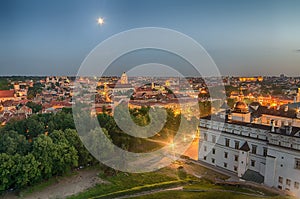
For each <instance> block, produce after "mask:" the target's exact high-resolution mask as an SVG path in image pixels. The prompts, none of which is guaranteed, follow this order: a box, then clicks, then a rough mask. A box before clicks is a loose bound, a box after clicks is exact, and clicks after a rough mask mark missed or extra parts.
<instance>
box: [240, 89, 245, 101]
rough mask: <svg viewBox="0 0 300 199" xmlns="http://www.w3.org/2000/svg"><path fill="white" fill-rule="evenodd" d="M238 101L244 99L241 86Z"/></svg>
mask: <svg viewBox="0 0 300 199" xmlns="http://www.w3.org/2000/svg"><path fill="white" fill-rule="evenodd" d="M239 101H244V93H243V90H242V88H241V87H240V94H239Z"/></svg>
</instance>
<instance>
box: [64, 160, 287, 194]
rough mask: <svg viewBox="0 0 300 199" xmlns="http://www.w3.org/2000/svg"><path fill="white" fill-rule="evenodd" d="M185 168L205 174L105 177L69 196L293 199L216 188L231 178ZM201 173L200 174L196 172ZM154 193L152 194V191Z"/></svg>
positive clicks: (169, 171) (172, 171)
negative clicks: (215, 180)
mask: <svg viewBox="0 0 300 199" xmlns="http://www.w3.org/2000/svg"><path fill="white" fill-rule="evenodd" d="M184 167H185V168H187V169H189V170H190V171H193V173H197V175H201V176H202V178H201V179H199V178H196V177H194V176H191V175H186V176H185V177H184V178H182V177H181V175H180V172H179V170H178V169H176V168H177V167H173V168H164V169H161V170H159V171H156V172H151V173H142V174H130V173H119V174H117V175H116V176H110V177H108V176H104V175H103V174H100V177H101V178H102V179H103V180H106V181H107V182H108V183H106V184H99V185H97V186H95V187H93V188H91V189H89V190H87V191H85V192H82V193H79V194H78V195H75V196H71V197H69V198H70V199H86V198H90V199H96V198H97V199H98V198H114V197H118V196H125V197H126V198H130V197H132V198H138V199H143V198H145V199H148V198H149V199H151V198H155V199H156V198H158V199H160V198H162V199H165V198H172V197H173V198H183V199H185V198H192V199H193V198H197V199H198V198H199V199H201V198H205V199H207V198H208V199H210V198H225V199H240V198H241V199H244V198H245V199H254V198H270V199H289V198H290V197H283V196H278V195H277V194H274V193H272V192H270V191H267V190H265V189H263V188H253V187H249V186H242V185H240V186H239V187H236V186H230V185H216V184H214V181H213V179H216V178H218V179H227V178H228V177H227V176H224V175H221V174H218V173H216V172H214V171H211V170H209V169H206V168H203V167H201V166H199V165H193V164H189V165H184ZM196 171H197V172H196ZM178 186H182V187H183V189H182V190H166V189H167V188H170V187H178ZM150 190H151V192H149V191H150Z"/></svg>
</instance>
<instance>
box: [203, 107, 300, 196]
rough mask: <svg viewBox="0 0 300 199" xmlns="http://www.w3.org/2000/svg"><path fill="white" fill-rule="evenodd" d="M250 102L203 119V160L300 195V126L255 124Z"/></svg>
mask: <svg viewBox="0 0 300 199" xmlns="http://www.w3.org/2000/svg"><path fill="white" fill-rule="evenodd" d="M246 106H247V105H246V104H242V102H238V103H237V104H236V106H235V108H234V110H233V111H232V112H231V113H230V114H229V115H226V117H217V116H216V117H211V118H203V119H200V125H199V128H200V138H201V139H200V143H199V144H200V146H199V160H200V161H203V162H206V163H208V164H211V165H212V166H216V167H221V168H223V169H227V170H229V171H231V172H233V173H235V174H236V175H237V176H238V177H240V178H242V179H244V180H250V181H254V182H257V183H264V184H265V185H267V186H270V187H275V188H278V189H282V190H287V191H290V192H292V193H293V194H295V195H297V196H300V189H299V183H300V128H299V127H292V126H288V125H282V126H275V124H274V121H271V124H269V125H264V124H255V123H253V122H251V118H249V117H250V113H249V111H248V108H246Z"/></svg>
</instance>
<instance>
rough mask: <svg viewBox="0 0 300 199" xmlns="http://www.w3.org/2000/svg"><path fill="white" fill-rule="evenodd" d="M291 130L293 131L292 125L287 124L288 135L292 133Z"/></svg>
mask: <svg viewBox="0 0 300 199" xmlns="http://www.w3.org/2000/svg"><path fill="white" fill-rule="evenodd" d="M292 131H293V127H292V125H290V126H289V135H291V134H292Z"/></svg>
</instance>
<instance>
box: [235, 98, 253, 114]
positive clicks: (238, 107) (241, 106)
mask: <svg viewBox="0 0 300 199" xmlns="http://www.w3.org/2000/svg"><path fill="white" fill-rule="evenodd" d="M233 111H234V112H236V113H248V112H249V108H248V105H247V104H246V103H245V102H243V101H238V102H237V103H236V104H235V105H234V108H233Z"/></svg>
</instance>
